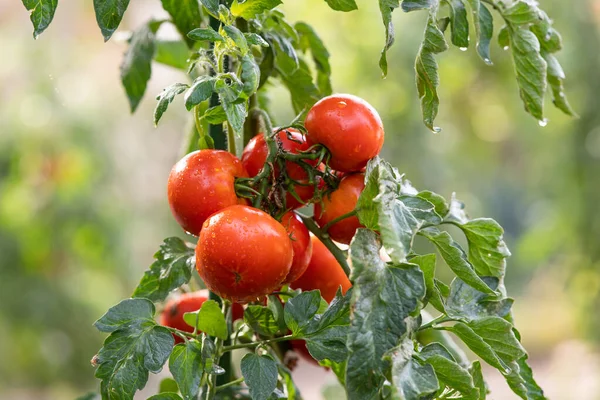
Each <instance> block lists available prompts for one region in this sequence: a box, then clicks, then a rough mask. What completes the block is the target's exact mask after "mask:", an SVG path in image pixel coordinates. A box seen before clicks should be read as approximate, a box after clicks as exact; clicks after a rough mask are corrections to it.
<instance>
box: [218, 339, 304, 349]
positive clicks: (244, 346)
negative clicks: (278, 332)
mask: <svg viewBox="0 0 600 400" xmlns="http://www.w3.org/2000/svg"><path fill="white" fill-rule="evenodd" d="M293 339H295V337H294V335H285V336H280V337H277V338H273V339H267V340H262V341H259V342H251V343H240V344H234V345H231V346H223V347H222V349H221V350H222V352H223V353H225V352H228V351H232V350H237V349H253V348H256V347H259V346H260V347H263V346H267V345H269V344H271V343H277V342H284V341H286V340H293Z"/></svg>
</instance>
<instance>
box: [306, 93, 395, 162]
mask: <svg viewBox="0 0 600 400" xmlns="http://www.w3.org/2000/svg"><path fill="white" fill-rule="evenodd" d="M304 125H305V126H306V130H307V134H306V137H307V141H308V143H309V144H314V143H320V144H322V145H324V146H325V147H327V149H328V150H329V152H330V153H331V160H330V162H329V165H330V166H331V168H333V169H335V170H338V171H341V172H352V171H360V170H361V169H362V168H363V167H364V166H365V165H367V161H369V160H370V159H371V158H373V157H375V156H376V155H377V154H379V152H380V151H381V146H383V138H384V132H383V123H382V122H381V118H380V117H379V114H378V113H377V111H376V110H375V109H374V108H373V107H372V106H371V105H370V104H369V103H367V102H366V101H364V100H363V99H361V98H360V97H356V96H353V95H349V94H335V95H331V96H327V97H324V98H322V99H321V100H319V101H318V102H317V103H316V104H315V105H314V106H313V107H312V108H311V109H310V111H309V112H308V115H307V116H306V120H305V121H304Z"/></svg>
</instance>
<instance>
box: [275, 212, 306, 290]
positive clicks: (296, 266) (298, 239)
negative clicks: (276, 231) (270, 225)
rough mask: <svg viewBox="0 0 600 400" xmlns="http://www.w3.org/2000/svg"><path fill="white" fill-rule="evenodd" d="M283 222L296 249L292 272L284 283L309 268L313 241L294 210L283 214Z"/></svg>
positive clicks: (296, 277) (291, 280) (293, 279)
mask: <svg viewBox="0 0 600 400" xmlns="http://www.w3.org/2000/svg"><path fill="white" fill-rule="evenodd" d="M281 224H282V225H283V227H284V228H285V229H286V231H287V232H288V235H289V236H290V239H291V240H292V248H293V249H294V258H293V261H292V266H291V267H290V272H289V273H288V275H287V277H286V278H285V280H284V281H283V284H288V283H291V282H293V281H295V280H296V279H298V278H299V277H300V276H301V275H302V274H303V273H304V271H306V268H308V263H309V261H310V257H311V256H312V241H311V240H310V234H309V232H308V229H307V228H306V226H304V224H303V223H302V221H301V220H300V218H299V217H298V216H297V215H296V214H295V213H294V212H293V211H290V212H288V213H286V214H285V215H284V216H283V218H282V219H281Z"/></svg>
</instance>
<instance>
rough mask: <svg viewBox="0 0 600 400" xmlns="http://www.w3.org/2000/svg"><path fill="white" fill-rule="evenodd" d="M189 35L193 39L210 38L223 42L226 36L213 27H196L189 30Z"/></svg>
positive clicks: (209, 39)
mask: <svg viewBox="0 0 600 400" xmlns="http://www.w3.org/2000/svg"><path fill="white" fill-rule="evenodd" d="M187 37H188V38H190V39H192V40H208V41H210V42H223V41H225V38H224V37H223V36H221V35H220V34H219V32H217V31H215V30H214V29H213V28H210V27H208V28H196V29H192V30H191V31H189V32H188V34H187Z"/></svg>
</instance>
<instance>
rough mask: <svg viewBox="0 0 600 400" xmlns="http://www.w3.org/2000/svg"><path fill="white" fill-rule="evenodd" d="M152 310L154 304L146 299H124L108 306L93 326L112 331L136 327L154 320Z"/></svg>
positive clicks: (104, 330)
mask: <svg viewBox="0 0 600 400" xmlns="http://www.w3.org/2000/svg"><path fill="white" fill-rule="evenodd" d="M154 311H155V309H154V304H152V302H151V301H149V300H147V299H125V300H123V301H121V302H120V303H119V304H117V305H116V306H112V307H111V308H109V309H108V311H107V312H106V314H104V315H103V316H102V317H100V319H99V320H97V321H96V322H94V326H95V327H96V329H98V330H99V331H100V332H114V331H116V330H119V329H124V328H128V327H131V328H132V329H134V328H136V329H137V328H140V326H142V325H146V324H148V323H150V324H152V323H153V322H154V319H153V316H154Z"/></svg>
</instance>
